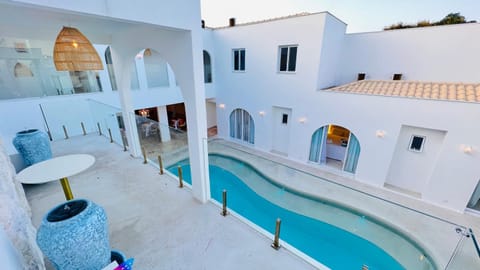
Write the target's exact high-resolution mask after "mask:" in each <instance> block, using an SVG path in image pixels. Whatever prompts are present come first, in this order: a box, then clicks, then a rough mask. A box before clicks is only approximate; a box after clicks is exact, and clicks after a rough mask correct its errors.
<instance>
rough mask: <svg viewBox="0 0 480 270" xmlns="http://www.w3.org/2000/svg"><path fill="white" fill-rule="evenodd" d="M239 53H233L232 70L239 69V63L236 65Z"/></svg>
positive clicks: (235, 51) (236, 51)
mask: <svg viewBox="0 0 480 270" xmlns="http://www.w3.org/2000/svg"><path fill="white" fill-rule="evenodd" d="M239 58H240V57H239V53H238V50H234V51H233V70H238V68H239V66H240V65H239V63H238V60H239Z"/></svg>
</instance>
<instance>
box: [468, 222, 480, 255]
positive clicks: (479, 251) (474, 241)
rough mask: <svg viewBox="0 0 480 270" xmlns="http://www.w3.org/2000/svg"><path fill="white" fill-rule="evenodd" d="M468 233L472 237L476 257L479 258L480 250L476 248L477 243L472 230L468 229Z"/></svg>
mask: <svg viewBox="0 0 480 270" xmlns="http://www.w3.org/2000/svg"><path fill="white" fill-rule="evenodd" d="M468 232H469V233H470V236H471V237H472V241H473V245H474V246H475V250H476V251H477V255H478V257H479V258H480V248H479V247H478V242H477V239H476V238H475V234H474V233H473V230H472V228H468Z"/></svg>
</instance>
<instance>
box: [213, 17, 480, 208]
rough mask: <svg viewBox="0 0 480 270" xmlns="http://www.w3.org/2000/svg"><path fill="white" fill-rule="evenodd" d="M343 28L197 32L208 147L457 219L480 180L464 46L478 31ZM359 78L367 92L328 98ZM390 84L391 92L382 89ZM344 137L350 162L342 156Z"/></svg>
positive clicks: (472, 61)
mask: <svg viewBox="0 0 480 270" xmlns="http://www.w3.org/2000/svg"><path fill="white" fill-rule="evenodd" d="M345 28H346V25H345V24H344V23H343V22H342V21H340V20H339V19H337V18H336V17H334V16H333V15H331V14H329V13H318V14H311V15H305V14H302V15H299V16H292V17H285V18H280V19H273V20H269V21H264V22H258V23H250V24H243V25H236V26H234V27H225V28H220V29H214V30H208V36H207V35H205V34H204V44H206V45H205V47H207V48H208V46H211V45H210V43H211V41H205V39H207V38H208V39H209V40H213V41H214V45H215V47H213V48H209V49H210V52H211V51H212V50H213V53H212V54H213V58H214V59H215V61H214V65H213V67H214V71H215V72H214V79H215V81H216V85H215V87H216V93H217V95H216V101H217V104H221V107H220V108H219V110H218V111H217V116H218V128H219V134H220V136H221V137H222V138H225V139H228V138H232V137H233V140H236V141H240V142H244V143H246V144H247V145H251V146H252V147H254V148H257V149H261V150H264V151H270V152H273V153H278V154H281V155H284V156H287V157H288V158H290V159H294V160H297V161H300V162H302V163H311V165H312V166H323V165H325V163H326V165H327V166H324V167H325V168H326V169H330V167H332V166H336V167H337V168H338V169H337V172H338V173H343V172H342V170H345V171H348V172H349V173H350V174H349V175H350V176H351V177H353V178H354V179H356V180H358V181H361V182H365V183H368V184H371V185H374V186H378V187H381V188H389V189H393V190H395V191H399V192H401V193H403V194H407V195H408V196H415V197H418V198H421V199H422V200H425V201H428V202H430V203H433V204H436V205H440V206H442V207H446V208H450V209H454V210H456V211H460V212H463V211H464V209H465V207H466V206H467V204H468V202H469V200H470V198H471V196H472V193H473V192H474V190H475V187H476V186H477V183H478V181H479V179H480V177H479V176H480V174H479V173H480V171H479V169H478V168H477V166H475V164H476V163H478V161H479V156H478V149H479V146H480V143H479V141H478V138H479V132H480V130H478V129H476V128H475V127H474V126H472V125H471V123H474V122H475V119H476V118H477V116H478V115H479V113H480V111H479V109H480V107H479V106H478V101H479V99H478V96H479V94H480V87H479V84H478V72H477V69H476V64H477V63H478V62H479V60H480V55H479V54H478V53H477V51H476V49H475V46H474V45H473V44H474V42H472V39H476V37H477V36H478V34H479V31H480V25H479V24H465V25H451V26H442V27H430V28H417V29H407V30H396V31H383V32H375V33H357V34H345ZM282 50H283V52H284V53H285V58H284V59H282ZM239 53H240V54H239ZM242 54H243V55H244V56H242ZM237 55H238V56H237ZM292 55H295V59H294V58H290V56H292ZM237 57H244V59H237V60H236V58H237ZM235 61H240V66H239V67H236V66H235V65H236V63H235ZM287 61H288V62H287ZM243 62H244V63H243ZM293 62H295V63H293ZM285 65H286V66H285ZM243 67H244V68H243ZM359 73H363V74H364V76H365V77H366V79H367V81H364V82H360V83H357V84H352V85H346V86H343V87H340V88H333V89H328V88H331V87H335V86H340V85H344V84H347V83H350V82H352V81H355V80H357V76H358V74H359ZM394 74H400V77H401V79H402V81H400V82H396V81H395V83H394V81H392V79H393V75H394ZM369 80H374V81H373V82H369ZM376 80H379V81H378V82H377V81H376ZM475 83H477V84H475ZM357 88H360V89H364V91H361V94H362V95H358V93H356V92H360V90H359V89H357ZM396 88H398V91H399V92H398V93H396V92H393V90H392V89H396ZM325 89H327V90H325ZM355 89H357V90H356V91H354V90H355ZM373 89H375V91H373ZM401 89H404V90H405V91H406V92H402V91H401ZM369 90H371V91H369ZM389 91H390V92H389ZM411 91H413V92H412V93H410V92H411ZM435 92H437V93H438V94H436V95H435V94H433V93H435ZM236 109H241V110H244V111H246V112H247V113H248V114H247V113H244V112H243V111H241V110H237V111H235V110H236ZM234 111H235V112H234ZM232 112H233V114H232ZM248 115H249V116H250V117H251V118H250V117H249V116H248ZM237 117H238V118H237ZM252 123H253V124H252ZM330 124H331V125H335V126H332V127H331V128H330V129H329V130H328V131H329V132H327V129H328V125H330ZM236 125H239V126H238V127H237V126H236ZM324 126H327V127H326V128H325V129H324V130H323V131H324V132H325V135H324V136H323V137H324V139H323V141H322V140H321V138H320V141H319V142H317V143H315V142H314V143H313V144H314V145H315V144H320V143H322V142H323V143H324V145H323V147H322V146H321V145H320V146H319V147H318V148H315V147H313V149H311V143H312V139H314V140H319V138H318V135H319V133H315V131H317V130H318V129H320V128H322V127H324ZM338 126H340V127H345V128H346V129H347V130H344V129H341V128H339V127H338ZM320 131H322V130H320ZM232 132H233V133H232ZM237 132H238V133H237ZM350 132H352V134H354V136H355V138H356V139H357V140H358V142H359V147H358V148H359V149H353V146H358V145H357V144H356V143H355V144H352V143H349V144H348V145H349V146H352V145H353V146H352V148H351V149H350V150H351V151H353V152H356V153H353V154H357V155H358V154H359V156H358V157H356V156H355V155H353V156H351V157H350V158H347V156H348V155H346V152H347V151H348V149H349V147H345V145H346V141H348V139H349V135H350ZM314 133H315V136H316V137H315V136H314ZM327 133H329V135H327ZM332 133H333V134H332ZM335 134H336V135H335ZM320 135H321V133H320ZM414 135H415V136H416V137H415V139H413V137H412V136H414ZM312 136H314V137H315V138H312ZM321 137H322V136H321ZM342 140H344V142H343V144H344V145H343V146H342ZM411 140H414V141H415V142H412V141H411ZM412 143H413V144H417V143H418V145H413V146H412V145H411V144H412ZM410 147H413V148H412V149H409V148H410ZM311 151H320V152H322V151H323V152H322V153H319V154H317V156H315V154H313V156H311ZM357 159H358V160H357ZM357 161H358V163H357ZM315 163H320V164H315ZM344 164H346V165H344ZM329 165H330V166H329ZM347 175H348V174H347ZM477 200H478V198H477Z"/></svg>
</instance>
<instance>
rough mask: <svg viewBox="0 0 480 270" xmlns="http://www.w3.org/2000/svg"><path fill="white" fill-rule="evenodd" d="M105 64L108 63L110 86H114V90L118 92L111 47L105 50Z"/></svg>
mask: <svg viewBox="0 0 480 270" xmlns="http://www.w3.org/2000/svg"><path fill="white" fill-rule="evenodd" d="M105 62H106V63H107V71H108V76H109V77H110V84H111V85H112V90H113V91H115V90H117V89H118V88H117V81H116V80H115V70H114V69H113V62H112V53H111V52H110V47H108V48H107V50H105Z"/></svg>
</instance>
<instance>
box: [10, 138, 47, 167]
mask: <svg viewBox="0 0 480 270" xmlns="http://www.w3.org/2000/svg"><path fill="white" fill-rule="evenodd" d="M13 145H14V146H15V148H16V149H17V151H18V153H20V155H21V156H22V158H23V162H24V163H25V166H27V167H28V166H30V165H32V164H35V163H37V162H40V161H43V160H47V159H50V158H52V150H51V149H50V140H49V139H48V136H47V134H46V133H45V132H42V131H40V130H38V129H28V130H23V131H20V132H17V135H16V137H15V138H14V139H13Z"/></svg>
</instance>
